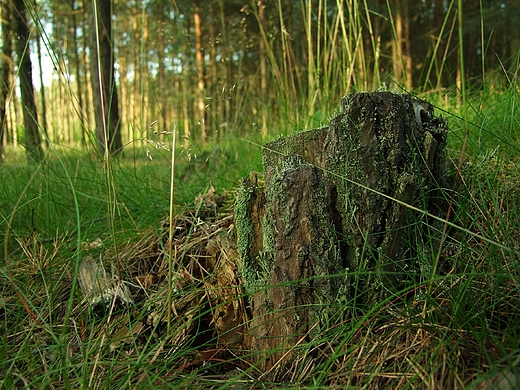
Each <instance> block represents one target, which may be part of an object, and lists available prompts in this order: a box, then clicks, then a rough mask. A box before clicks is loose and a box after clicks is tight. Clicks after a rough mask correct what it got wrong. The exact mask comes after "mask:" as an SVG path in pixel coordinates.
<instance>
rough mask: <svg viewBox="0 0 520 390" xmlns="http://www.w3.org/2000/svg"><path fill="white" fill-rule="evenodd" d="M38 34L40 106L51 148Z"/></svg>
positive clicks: (43, 125) (38, 34)
mask: <svg viewBox="0 0 520 390" xmlns="http://www.w3.org/2000/svg"><path fill="white" fill-rule="evenodd" d="M37 31H38V33H37V34H36V48H37V50H38V69H39V70H40V100H41V102H40V105H41V114H42V123H41V126H42V130H43V134H45V145H47V147H49V143H50V139H49V133H48V132H47V129H48V126H47V99H46V96H45V84H44V83H43V66H42V45H41V42H40V33H39V30H37Z"/></svg>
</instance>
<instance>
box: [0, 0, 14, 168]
mask: <svg viewBox="0 0 520 390" xmlns="http://www.w3.org/2000/svg"><path fill="white" fill-rule="evenodd" d="M0 11H1V12H0V13H1V14H2V18H1V23H2V55H1V57H0V164H1V163H2V162H3V159H4V148H5V142H6V134H7V128H8V127H7V102H8V97H9V89H10V87H11V86H10V83H9V81H10V80H11V69H12V66H13V63H12V57H11V55H12V51H13V47H12V43H13V41H12V35H11V26H10V23H11V3H10V1H9V0H3V1H2V2H1V3H0Z"/></svg>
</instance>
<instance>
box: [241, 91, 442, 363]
mask: <svg viewBox="0 0 520 390" xmlns="http://www.w3.org/2000/svg"><path fill="white" fill-rule="evenodd" d="M446 134H447V130H446V122H445V121H444V120H443V119H442V118H437V117H435V116H434V115H433V109H432V106H431V105H430V104H428V103H427V102H424V101H421V100H417V99H414V98H412V97H410V96H408V95H397V94H393V93H390V92H376V93H360V94H354V95H350V96H347V97H345V98H343V99H342V101H341V112H340V114H339V115H337V116H336V117H335V118H333V119H332V120H331V122H330V124H329V126H328V127H324V128H321V129H318V130H311V131H308V132H303V133H299V134H296V135H294V136H291V137H287V138H282V139H280V140H277V141H275V142H272V143H270V144H267V145H266V146H265V147H264V149H263V164H264V168H265V190H264V189H261V187H260V186H259V185H258V183H257V182H256V181H253V180H249V179H247V180H243V181H242V182H241V185H240V186H239V190H238V193H237V200H236V210H235V212H236V227H237V237H238V250H239V254H240V259H241V264H240V267H241V272H242V275H243V277H244V280H245V287H246V290H247V291H248V293H250V294H251V306H252V322H251V325H250V328H249V331H248V332H247V334H246V343H247V345H248V346H250V347H251V348H253V349H256V350H269V351H276V352H275V353H273V354H272V355H271V356H270V357H269V358H268V359H267V360H264V361H262V362H259V364H260V365H261V366H263V368H264V369H270V368H271V367H273V366H274V365H275V364H284V363H285V362H287V361H288V360H290V359H291V358H293V357H294V356H295V354H296V352H295V351H296V349H294V346H295V345H297V344H298V343H300V342H302V341H305V340H309V339H311V338H312V337H313V335H314V334H319V333H320V331H323V330H325V329H320V326H321V325H320V324H323V319H326V318H330V317H331V316H338V315H340V316H343V317H348V313H338V312H337V307H341V308H344V307H346V306H347V305H345V303H348V306H350V307H353V306H354V307H355V309H353V310H359V309H363V308H365V307H374V306H375V305H378V304H381V303H382V302H384V301H385V300H386V299H389V298H390V297H393V296H397V295H399V294H401V293H402V292H403V291H405V290H406V289H408V291H409V290H410V289H411V288H413V286H414V285H415V283H416V282H417V281H418V280H420V278H421V277H424V276H428V275H429V274H428V272H429V270H430V269H431V267H430V264H429V262H428V259H430V260H431V254H430V255H429V256H428V251H429V245H431V242H432V239H433V238H432V237H431V236H430V235H428V234H427V231H426V230H425V228H424V226H426V225H428V223H430V224H431V223H432V221H429V220H428V219H429V218H428V216H429V215H432V214H433V215H436V216H438V215H441V214H442V211H443V210H442V207H441V206H442V205H443V204H441V203H440V202H439V201H438V199H439V198H440V196H439V193H438V192H439V188H440V187H442V182H443V180H444V173H445V169H444V165H445V145H446ZM407 205H411V206H413V207H416V208H420V209H421V210H424V211H425V212H427V213H428V214H424V213H418V212H414V211H413V210H411V209H410V208H409V207H407ZM421 222H425V223H424V224H423V223H421ZM340 320H341V319H340ZM325 326H326V325H325Z"/></svg>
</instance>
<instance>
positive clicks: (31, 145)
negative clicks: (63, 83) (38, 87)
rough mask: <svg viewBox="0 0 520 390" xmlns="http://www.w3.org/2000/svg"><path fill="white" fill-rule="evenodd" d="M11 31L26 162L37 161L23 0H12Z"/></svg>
mask: <svg viewBox="0 0 520 390" xmlns="http://www.w3.org/2000/svg"><path fill="white" fill-rule="evenodd" d="M13 4H14V9H13V20H12V21H13V32H14V34H15V36H16V44H15V48H16V55H17V57H18V74H19V78H20V93H21V97H22V111H23V120H24V125H25V150H26V153H27V160H28V162H39V161H41V160H42V158H43V149H42V145H41V139H40V132H39V130H38V111H37V110H36V103H35V101H34V87H33V79H32V63H31V51H30V44H29V36H30V31H29V26H28V24H27V15H26V14H27V9H26V7H25V2H24V0H13Z"/></svg>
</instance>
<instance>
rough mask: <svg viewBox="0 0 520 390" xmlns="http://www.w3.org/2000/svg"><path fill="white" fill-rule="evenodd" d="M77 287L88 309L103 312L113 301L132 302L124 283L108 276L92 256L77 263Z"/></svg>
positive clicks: (106, 310)
mask: <svg viewBox="0 0 520 390" xmlns="http://www.w3.org/2000/svg"><path fill="white" fill-rule="evenodd" d="M78 282H79V287H80V289H81V291H82V292H83V295H84V301H85V302H88V304H89V306H90V310H92V311H93V312H95V313H100V314H103V313H105V312H108V310H109V309H110V307H111V306H112V304H113V303H114V302H121V303H123V304H130V303H133V300H132V295H131V294H130V291H129V290H128V287H127V285H126V284H125V283H123V282H122V281H121V280H119V279H118V278H116V277H110V276H108V275H107V273H106V271H105V267H103V265H102V264H99V263H97V262H96V261H95V260H94V259H93V258H92V256H85V257H84V258H83V259H82V260H81V263H80V265H79V272H78Z"/></svg>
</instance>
